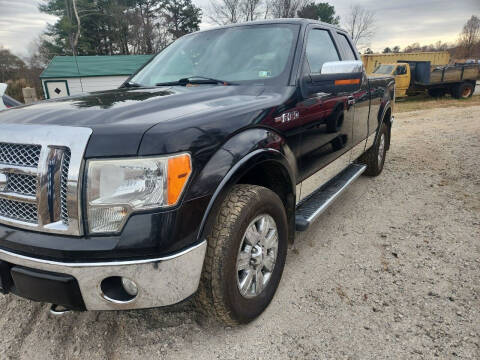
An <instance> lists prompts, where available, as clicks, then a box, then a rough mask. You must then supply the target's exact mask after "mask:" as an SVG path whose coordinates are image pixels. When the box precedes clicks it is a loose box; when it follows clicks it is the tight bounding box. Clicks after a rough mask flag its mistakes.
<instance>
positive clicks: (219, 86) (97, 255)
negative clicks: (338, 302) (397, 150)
mask: <svg viewBox="0 0 480 360" xmlns="http://www.w3.org/2000/svg"><path fill="white" fill-rule="evenodd" d="M394 96H395V94H394V79H393V77H392V76H389V75H385V76H376V77H374V78H371V79H369V78H368V77H367V76H366V74H365V71H364V69H363V65H362V62H361V61H360V57H359V54H358V52H357V51H356V49H355V48H354V46H353V44H352V42H351V40H350V38H349V37H348V35H347V33H346V32H345V31H343V30H341V29H339V28H337V27H333V26H331V25H328V24H324V23H320V22H316V21H311V20H304V19H281V20H272V21H263V22H252V23H246V24H236V25H231V26H225V27H220V28H215V29H211V30H206V31H200V32H196V33H193V34H189V35H186V36H184V37H182V38H180V39H179V40H177V41H175V42H174V43H173V44H171V45H170V46H169V47H167V48H166V49H165V50H163V51H162V52H161V53H159V54H158V55H157V56H156V57H154V58H153V59H152V60H151V61H150V62H149V63H148V64H146V65H145V66H144V67H143V68H142V69H140V70H139V71H138V72H137V73H136V74H135V75H133V76H132V77H131V78H129V79H128V80H127V81H126V82H125V83H124V84H123V85H122V86H121V87H120V88H119V89H116V90H111V91H104V92H97V93H90V94H83V95H79V96H74V97H65V98H61V99H55V100H50V101H43V102H39V103H36V104H32V105H27V106H21V107H18V108H13V109H9V110H4V111H2V112H0V279H1V281H0V289H1V291H2V292H3V293H13V294H16V295H18V296H21V297H24V298H27V299H31V300H35V301H41V302H45V303H50V304H53V305H52V308H51V310H52V311H53V312H57V313H58V312H62V311H66V310H78V311H83V310H121V309H139V308H150V307H159V306H166V305H170V304H175V303H178V302H180V301H182V300H184V299H187V298H189V297H191V296H192V295H194V297H195V302H196V303H197V304H198V306H199V309H202V311H203V310H204V311H205V312H207V313H209V314H211V315H212V316H214V317H216V318H217V319H218V320H221V321H223V322H225V323H228V324H239V323H246V322H249V321H251V320H253V319H254V318H256V317H257V316H258V315H259V314H260V313H262V311H263V310H264V309H265V308H266V307H267V306H268V304H269V303H270V301H271V300H272V298H273V296H274V294H275V292H276V290H277V287H278V285H279V282H280V278H281V276H282V272H283V269H284V265H285V258H286V255H287V248H288V244H289V243H292V242H293V241H294V238H295V234H296V231H302V230H306V229H307V228H308V226H309V225H310V224H311V223H312V222H313V221H314V220H315V219H316V218H317V217H318V216H319V215H320V214H321V213H322V212H323V211H324V210H325V209H326V208H327V207H328V205H329V204H330V203H332V201H333V200H334V199H335V198H337V197H338V195H339V194H340V193H342V191H343V190H344V189H345V188H347V187H348V186H349V185H350V184H351V183H352V182H353V181H354V180H355V179H356V178H357V177H358V176H359V175H360V174H362V173H364V174H366V175H369V176H376V175H378V174H380V172H381V171H382V169H383V166H384V161H385V155H386V151H387V150H388V148H389V145H390V137H391V127H392V120H393V118H392V108H393V103H394Z"/></svg>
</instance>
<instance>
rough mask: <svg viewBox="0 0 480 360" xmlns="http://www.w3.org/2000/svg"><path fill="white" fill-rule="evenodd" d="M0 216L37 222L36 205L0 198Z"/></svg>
mask: <svg viewBox="0 0 480 360" xmlns="http://www.w3.org/2000/svg"><path fill="white" fill-rule="evenodd" d="M0 216H3V217H6V218H9V219H12V220H16V221H21V222H26V223H31V224H37V222H38V211H37V205H36V204H30V203H26V202H21V201H14V200H7V199H0Z"/></svg>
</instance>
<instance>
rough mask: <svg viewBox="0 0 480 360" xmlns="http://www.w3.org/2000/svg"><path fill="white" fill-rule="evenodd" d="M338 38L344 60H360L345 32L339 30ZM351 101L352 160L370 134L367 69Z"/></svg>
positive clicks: (351, 96)
mask: <svg viewBox="0 0 480 360" xmlns="http://www.w3.org/2000/svg"><path fill="white" fill-rule="evenodd" d="M336 35H337V39H338V43H339V45H340V48H341V50H342V52H343V57H342V60H359V56H358V54H357V52H356V51H355V47H354V46H353V44H352V43H351V41H350V39H349V38H348V36H347V35H346V34H345V33H342V32H337V34H336ZM349 102H350V103H352V104H354V105H355V106H354V107H355V120H354V122H353V135H352V138H353V140H352V142H353V143H352V148H353V154H352V160H355V159H356V158H357V157H359V156H360V155H361V154H362V153H363V151H364V149H365V147H364V146H362V144H363V145H364V144H365V140H366V138H367V136H368V118H369V115H370V88H369V84H368V79H367V75H366V73H365V71H364V72H363V77H362V83H361V86H360V89H359V90H358V91H356V92H354V93H352V94H351V95H350V98H349Z"/></svg>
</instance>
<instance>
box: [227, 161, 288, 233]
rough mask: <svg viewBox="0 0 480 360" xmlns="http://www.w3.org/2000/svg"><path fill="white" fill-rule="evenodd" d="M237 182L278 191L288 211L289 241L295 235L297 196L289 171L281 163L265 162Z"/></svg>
mask: <svg viewBox="0 0 480 360" xmlns="http://www.w3.org/2000/svg"><path fill="white" fill-rule="evenodd" d="M237 184H250V185H258V186H263V187H266V188H267V189H270V190H272V191H273V192H274V193H276V194H277V195H278V196H279V197H280V199H281V200H282V202H283V204H284V205H285V210H286V213H287V220H288V223H289V236H288V238H289V241H290V242H293V239H294V236H295V196H294V193H293V184H292V182H291V180H290V176H289V174H288V171H287V170H286V169H285V168H284V167H283V166H282V165H280V164H279V163H276V162H270V161H269V162H263V163H260V164H258V165H255V166H254V167H253V168H251V169H249V170H248V171H247V172H246V173H245V174H243V175H242V177H241V178H240V179H239V180H238V181H237Z"/></svg>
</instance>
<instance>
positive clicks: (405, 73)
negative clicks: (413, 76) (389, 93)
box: [394, 64, 410, 97]
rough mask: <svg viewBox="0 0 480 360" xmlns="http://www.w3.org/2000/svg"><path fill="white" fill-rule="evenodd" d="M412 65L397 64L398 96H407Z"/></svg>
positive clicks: (396, 85)
mask: <svg viewBox="0 0 480 360" xmlns="http://www.w3.org/2000/svg"><path fill="white" fill-rule="evenodd" d="M409 70H410V67H409V66H408V65H407V64H402V65H397V68H396V69H395V72H394V75H395V89H396V95H397V96H398V97H403V96H406V93H407V89H408V87H409V86H410V71H409Z"/></svg>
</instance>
